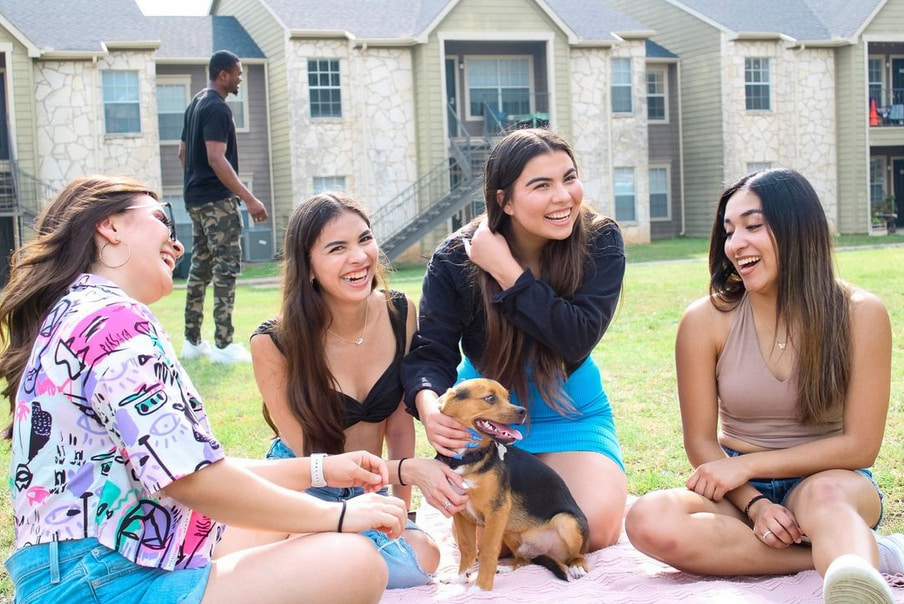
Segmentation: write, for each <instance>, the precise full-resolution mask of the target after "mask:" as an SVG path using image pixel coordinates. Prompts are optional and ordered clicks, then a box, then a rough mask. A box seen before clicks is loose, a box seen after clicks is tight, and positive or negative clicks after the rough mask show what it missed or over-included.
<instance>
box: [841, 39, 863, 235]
mask: <svg viewBox="0 0 904 604" xmlns="http://www.w3.org/2000/svg"><path fill="white" fill-rule="evenodd" d="M865 52H866V48H865V44H859V45H857V46H848V47H844V48H839V49H838V50H837V51H836V53H835V70H836V73H837V80H836V94H835V96H836V111H837V116H838V117H837V123H838V125H837V129H838V143H837V148H838V216H837V225H838V231H839V232H841V233H863V232H866V230H867V229H868V228H869V183H868V180H869V150H868V144H869V143H868V139H867V134H868V133H867V105H866V102H865V99H866V59H865V58H864V53H865Z"/></svg>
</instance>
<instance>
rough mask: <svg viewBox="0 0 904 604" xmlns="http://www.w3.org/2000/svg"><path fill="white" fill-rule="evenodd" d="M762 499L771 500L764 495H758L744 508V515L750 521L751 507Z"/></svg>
mask: <svg viewBox="0 0 904 604" xmlns="http://www.w3.org/2000/svg"><path fill="white" fill-rule="evenodd" d="M760 499H769V498H768V497H766V496H765V495H763V494H762V493H760V494H759V495H757V496H756V497H753V498H752V499H751V500H750V501H748V502H747V505H746V506H744V515H745V516H747V519H748V520H750V506H752V505H753V504H754V503H756V502H757V501H759V500H760Z"/></svg>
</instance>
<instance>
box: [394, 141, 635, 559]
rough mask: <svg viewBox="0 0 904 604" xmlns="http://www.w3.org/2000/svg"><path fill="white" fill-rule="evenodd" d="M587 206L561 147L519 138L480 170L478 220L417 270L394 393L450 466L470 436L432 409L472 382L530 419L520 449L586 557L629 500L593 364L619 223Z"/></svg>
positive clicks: (615, 288) (614, 536)
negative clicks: (577, 525)
mask: <svg viewBox="0 0 904 604" xmlns="http://www.w3.org/2000/svg"><path fill="white" fill-rule="evenodd" d="M583 199H584V190H583V185H582V184H581V181H580V179H579V177H578V169H577V164H576V162H575V159H574V153H573V151H572V149H571V147H570V146H569V144H568V143H567V142H566V141H565V140H564V139H563V138H562V137H560V136H558V135H557V134H555V133H553V132H550V131H549V130H543V129H536V130H531V129H528V130H517V131H515V132H512V133H511V134H509V135H508V136H506V137H505V138H504V139H503V140H502V141H500V142H499V143H498V144H497V145H496V147H495V148H494V149H493V150H492V152H491V153H490V156H489V158H488V159H487V163H486V173H485V178H484V201H485V202H486V215H484V216H482V217H480V218H478V219H477V220H476V221H475V222H473V223H472V224H470V225H469V226H466V227H464V228H463V229H461V230H460V231H459V232H457V233H455V234H453V235H451V236H450V237H448V238H447V239H446V240H445V241H444V242H443V243H441V244H440V246H439V247H438V248H437V250H436V251H435V252H434V254H433V257H432V258H431V260H430V263H429V265H428V267H427V273H426V275H425V276H424V284H423V294H422V296H421V317H420V323H419V326H418V333H417V335H416V336H415V340H414V343H413V344H412V351H411V353H410V354H409V355H408V357H406V359H405V362H404V363H403V382H404V384H405V394H406V399H407V400H406V402H407V403H408V405H409V408H410V410H411V412H412V413H417V414H419V417H420V419H421V421H422V422H423V424H424V428H425V430H426V432H427V438H428V439H429V440H430V444H432V445H433V446H434V447H435V448H436V450H437V451H439V452H440V453H442V454H443V455H448V456H452V455H455V452H456V450H459V449H463V448H466V446H467V444H468V440H469V438H470V436H469V435H468V432H467V430H465V429H464V427H463V426H462V425H461V424H460V423H458V422H457V421H455V420H453V419H452V418H450V417H448V416H446V415H443V414H442V413H440V412H439V405H438V402H437V400H438V397H439V396H440V395H442V394H443V393H444V392H445V391H446V389H447V388H449V387H450V386H451V385H452V384H453V383H455V382H456V380H464V379H468V378H474V377H488V378H493V379H496V380H497V381H499V382H501V383H502V384H503V385H504V386H505V387H507V388H508V389H509V390H510V391H511V393H512V402H514V403H516V404H519V405H522V406H524V407H526V408H527V409H528V412H529V414H530V422H529V424H528V425H526V426H525V431H526V432H525V435H524V439H523V440H521V441H519V442H518V446H519V447H521V448H523V449H524V450H526V451H530V452H531V453H534V454H536V455H537V456H538V457H539V458H540V459H541V460H543V461H544V462H545V463H546V464H548V465H549V466H550V467H552V468H553V470H555V471H556V472H558V473H559V475H560V476H561V477H562V479H563V480H564V481H565V483H566V484H567V485H568V488H569V489H570V490H571V493H572V495H574V498H575V500H576V501H577V503H578V505H579V506H580V508H581V510H582V511H583V512H584V514H585V515H586V516H587V519H588V521H589V524H590V549H591V550H596V549H599V548H602V547H606V546H608V545H612V544H613V543H615V542H616V541H617V540H618V537H619V535H620V534H621V526H622V517H623V515H624V507H625V499H626V494H627V481H626V478H625V472H624V464H623V463H622V458H621V449H620V447H619V443H618V439H617V437H616V433H615V422H614V420H613V416H612V409H611V407H610V406H609V399H608V397H607V396H606V392H605V390H604V388H603V383H602V378H601V376H600V371H599V367H597V365H596V363H595V362H594V361H593V358H592V357H591V352H592V351H593V349H594V347H595V346H596V345H597V344H598V343H599V341H600V339H601V338H602V337H603V334H604V333H605V332H606V329H607V328H608V327H609V322H610V321H611V319H612V315H613V314H614V312H615V307H616V304H617V303H618V298H619V294H620V293H621V287H622V278H623V276H624V271H625V253H624V244H623V241H622V236H621V231H620V230H619V228H618V225H617V224H616V223H615V221H613V220H612V219H610V218H607V217H604V216H601V215H599V214H597V213H596V212H594V211H593V210H592V209H590V208H589V207H588V206H586V205H585V204H584V203H583ZM460 351H462V352H464V359H462V355H461V352H460ZM456 365H457V366H458V368H457V369H456Z"/></svg>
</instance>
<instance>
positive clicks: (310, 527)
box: [0, 177, 405, 604]
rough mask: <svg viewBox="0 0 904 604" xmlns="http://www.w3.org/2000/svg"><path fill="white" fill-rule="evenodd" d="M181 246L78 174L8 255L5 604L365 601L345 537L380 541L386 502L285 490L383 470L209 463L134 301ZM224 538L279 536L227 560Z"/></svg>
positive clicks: (146, 212) (145, 195)
mask: <svg viewBox="0 0 904 604" xmlns="http://www.w3.org/2000/svg"><path fill="white" fill-rule="evenodd" d="M183 251H184V248H183V247H182V244H181V243H179V242H178V241H177V240H176V234H175V228H174V224H173V221H172V216H171V214H170V213H169V210H168V207H167V204H162V203H160V202H159V201H158V197H157V195H156V194H155V193H154V192H153V191H151V190H150V189H148V187H147V186H145V185H142V184H140V183H136V182H134V181H131V180H125V179H114V178H108V177H89V178H83V179H78V180H75V181H73V182H72V183H70V184H69V185H68V186H67V187H66V188H64V189H63V191H62V192H61V193H60V194H59V195H58V196H57V197H56V198H55V199H54V200H53V201H51V202H50V203H49V204H48V205H47V206H46V207H45V208H44V210H43V212H42V213H41V216H40V217H39V218H38V222H37V235H36V238H35V239H34V240H33V241H31V242H30V243H28V244H26V245H24V246H23V247H22V248H21V249H20V250H18V251H17V252H16V253H15V254H14V255H13V257H12V266H11V270H10V280H9V284H8V285H7V287H6V289H5V290H4V292H3V294H4V295H3V300H2V302H0V338H2V343H3V350H2V352H0V377H2V378H3V379H4V380H5V385H4V390H3V394H4V396H6V397H7V398H9V401H10V411H11V413H12V414H13V418H14V419H13V424H12V426H11V427H10V431H11V437H12V447H11V465H10V476H11V477H12V478H11V483H10V487H11V491H12V492H11V498H12V508H13V509H12V511H13V515H14V522H13V526H14V527H15V537H16V544H15V547H16V552H15V553H14V554H13V555H12V556H11V557H10V558H9V559H8V560H7V561H6V567H7V570H8V571H9V576H10V578H11V580H12V583H13V586H14V588H15V591H16V601H17V602H22V603H23V604H26V603H31V602H42V603H44V604H47V603H51V604H52V603H55V602H60V603H69V602H100V603H119V602H122V603H126V602H142V603H144V604H156V603H161V604H163V603H171V602H180V603H189V604H192V603H197V602H202V601H203V602H205V603H208V602H211V603H212V602H217V603H219V602H252V601H254V602H263V601H266V602H300V601H303V600H312V601H318V602H320V601H329V600H331V599H335V598H336V586H337V585H342V586H343V588H342V591H341V597H342V601H344V602H345V601H354V602H376V601H378V600H379V599H380V596H381V594H382V593H383V589H384V588H385V585H386V580H387V572H386V565H385V564H384V563H383V561H382V559H381V558H380V556H379V555H378V554H377V553H376V552H375V551H374V549H373V547H372V546H371V545H370V543H369V542H367V541H366V540H365V539H363V538H361V537H360V536H359V535H357V534H354V533H357V532H360V531H364V530H367V529H374V530H378V531H381V532H383V533H385V534H386V535H387V537H388V538H390V539H391V538H396V537H398V536H399V535H401V533H402V530H403V528H404V526H405V509H404V505H403V503H402V501H401V500H399V499H396V498H386V497H381V496H380V495H378V494H376V493H370V494H368V495H365V496H362V497H360V498H357V499H355V500H354V501H349V502H348V503H342V504H339V503H325V502H323V501H320V500H318V499H315V498H313V497H310V496H308V495H305V494H304V493H303V492H301V491H303V490H304V489H305V488H307V487H308V486H310V485H311V483H312V481H313V480H315V479H316V480H319V479H325V480H326V481H327V482H328V483H329V484H331V485H334V486H336V487H361V488H364V489H365V490H368V491H373V490H376V489H378V488H380V487H381V486H382V485H383V484H385V483H386V481H387V469H386V465H385V463H384V462H383V461H382V460H381V459H380V458H379V457H376V456H374V455H372V454H370V453H367V452H363V451H359V452H356V453H349V454H345V455H337V456H334V457H329V458H327V459H325V460H319V461H318V462H317V464H316V465H312V464H311V463H310V461H309V460H307V459H298V460H285V461H278V462H265V461H262V460H258V461H252V460H235V459H230V458H227V457H225V455H224V452H223V448H222V447H221V446H220V444H219V443H218V442H217V441H216V440H215V439H214V437H213V436H212V435H211V433H210V426H209V424H208V421H207V415H206V413H205V411H204V405H203V403H202V402H201V397H200V396H199V395H198V392H197V390H196V389H195V387H194V386H193V385H192V383H191V380H190V379H189V377H188V375H187V374H186V373H185V371H184V369H183V368H182V366H181V365H180V363H179V361H178V359H177V357H176V353H175V351H174V350H173V345H172V343H171V342H170V340H169V338H168V336H167V334H166V332H165V331H164V330H163V327H162V326H161V324H160V322H159V321H158V320H157V318H156V317H155V316H154V314H153V313H152V312H151V311H150V309H149V308H148V307H147V305H148V304H152V303H154V302H156V301H157V300H159V299H160V298H162V297H163V296H166V295H169V294H170V293H171V292H172V289H173V275H172V271H173V267H175V265H176V262H177V261H178V259H179V258H180V257H181V256H182V254H183ZM7 436H10V435H9V434H8V435H7ZM320 461H322V464H321V463H320ZM223 523H226V525H228V526H224V524H223ZM234 526H241V527H243V529H245V530H243V531H241V536H242V537H244V536H245V535H247V534H251V533H252V531H260V532H259V533H258V534H259V535H267V536H268V537H270V536H272V535H277V534H280V533H281V538H280V540H279V542H278V543H273V544H272V545H269V546H267V547H250V548H243V547H242V544H241V543H238V542H236V541H235V540H234V537H238V536H240V535H239V533H238V532H236V531H234V530H233V527H234ZM343 531H344V532H346V533H351V534H339V533H341V532H343ZM289 534H292V535H294V536H288V535H289ZM221 537H222V540H221ZM271 540H272V538H271ZM218 542H219V543H218ZM227 552H231V553H228V554H227ZM214 558H216V559H214ZM350 576H352V577H354V578H355V579H354V581H349V580H348V578H349V577H350Z"/></svg>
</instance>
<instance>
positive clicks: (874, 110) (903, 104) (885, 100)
mask: <svg viewBox="0 0 904 604" xmlns="http://www.w3.org/2000/svg"><path fill="white" fill-rule="evenodd" d="M868 103H869V125H870V127H871V128H885V127H904V88H877V87H870V95H869V100H868Z"/></svg>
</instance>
